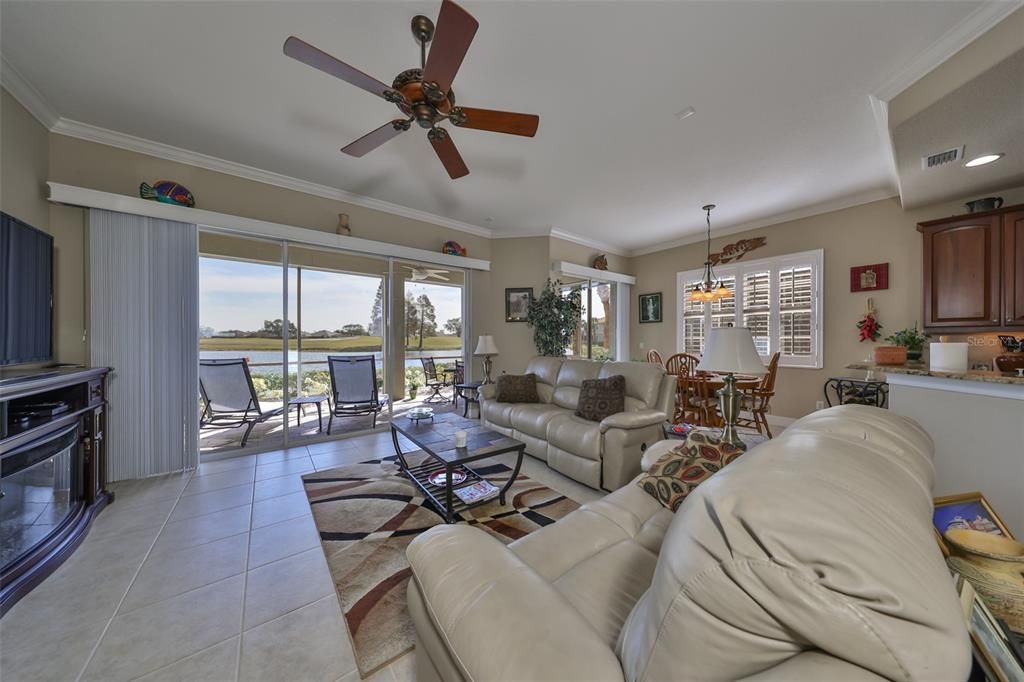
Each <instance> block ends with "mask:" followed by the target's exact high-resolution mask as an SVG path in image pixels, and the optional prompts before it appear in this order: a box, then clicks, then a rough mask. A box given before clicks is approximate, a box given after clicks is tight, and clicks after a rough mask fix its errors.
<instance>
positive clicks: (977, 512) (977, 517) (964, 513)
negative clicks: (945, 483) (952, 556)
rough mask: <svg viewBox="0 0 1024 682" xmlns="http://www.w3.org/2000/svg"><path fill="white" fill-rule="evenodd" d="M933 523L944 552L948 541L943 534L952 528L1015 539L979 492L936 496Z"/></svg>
mask: <svg viewBox="0 0 1024 682" xmlns="http://www.w3.org/2000/svg"><path fill="white" fill-rule="evenodd" d="M932 525H933V526H934V527H935V533H936V535H938V536H939V544H940V545H941V546H942V549H943V551H944V552H945V551H946V543H945V542H944V541H943V540H942V535H943V533H945V532H946V531H947V530H949V529H950V528H963V529H965V530H979V531H981V532H983V533H992V534H993V535H1002V536H1004V537H1008V538H1010V539H1011V540H1012V539H1014V537H1013V533H1011V532H1010V529H1009V528H1007V527H1006V524H1005V523H1003V520H1002V519H1001V518H999V515H998V514H996V510H995V509H993V508H992V505H991V504H989V502H988V500H986V499H985V496H984V495H982V494H981V493H979V492H973V493H961V494H959V495H946V496H944V497H936V498H935V510H934V511H933V512H932Z"/></svg>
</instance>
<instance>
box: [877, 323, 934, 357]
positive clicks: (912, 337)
mask: <svg viewBox="0 0 1024 682" xmlns="http://www.w3.org/2000/svg"><path fill="white" fill-rule="evenodd" d="M885 340H886V341H888V342H889V343H891V344H892V345H894V346H901V347H903V348H906V349H907V360H909V361H911V362H920V361H921V352H922V351H923V350H924V342H925V341H927V340H928V335H927V334H925V333H924V332H922V331H920V330H918V328H917V325H916V324H915V325H914V328H913V329H911V328H909V327H908V328H906V329H901V330H899V331H898V332H896V333H894V334H892V335H890V336H887V337H885Z"/></svg>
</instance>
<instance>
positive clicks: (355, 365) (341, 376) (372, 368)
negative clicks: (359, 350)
mask: <svg viewBox="0 0 1024 682" xmlns="http://www.w3.org/2000/svg"><path fill="white" fill-rule="evenodd" d="M327 366H328V367H329V368H330V371H331V401H330V407H331V416H330V419H328V420H327V434H328V435H330V433H331V427H332V426H333V425H334V418H335V417H362V416H365V415H368V414H372V415H373V428H377V415H378V414H380V413H381V410H383V409H384V408H385V407H387V406H388V405H390V404H391V398H389V397H388V395H387V394H386V393H378V391H377V360H376V358H374V356H372V355H328V356H327Z"/></svg>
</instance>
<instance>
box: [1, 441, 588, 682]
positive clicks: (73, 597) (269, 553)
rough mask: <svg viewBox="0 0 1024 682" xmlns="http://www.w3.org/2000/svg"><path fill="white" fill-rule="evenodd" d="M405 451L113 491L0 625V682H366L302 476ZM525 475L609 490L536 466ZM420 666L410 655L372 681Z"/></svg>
mask: <svg viewBox="0 0 1024 682" xmlns="http://www.w3.org/2000/svg"><path fill="white" fill-rule="evenodd" d="M407 445H408V444H407ZM410 449H411V448H410ZM391 454H393V449H392V444H391V437H390V434H389V433H376V434H372V435H368V436H363V437H359V438H353V439H349V440H343V441H335V442H330V443H318V444H315V445H310V446H308V447H297V448H291V449H289V450H287V451H275V452H265V453H261V454H258V455H245V456H239V457H234V458H231V459H222V460H217V461H212V462H208V463H203V464H201V465H200V466H199V469H198V470H197V471H195V472H189V473H185V474H176V475H170V476H163V477H159V478H153V479H146V480H143V481H130V482H125V483H121V484H116V485H114V486H113V488H114V490H115V492H116V495H117V500H116V502H115V503H114V504H113V505H111V506H110V507H108V508H107V509H105V510H104V511H103V512H102V513H101V514H100V515H99V517H98V518H97V519H96V522H95V523H94V525H93V527H92V529H91V531H90V532H89V535H88V537H87V538H86V540H85V541H84V542H83V544H82V545H81V547H79V548H78V550H77V551H76V552H75V553H74V555H72V557H71V558H70V559H69V560H68V561H67V562H66V563H65V564H64V565H63V566H61V567H60V568H59V569H58V570H57V571H56V572H54V574H53V575H51V576H50V577H49V578H47V579H46V580H45V581H44V582H43V583H42V584H41V585H40V586H39V587H37V588H36V589H35V590H33V591H32V592H31V593H30V594H29V595H28V596H26V597H25V598H24V599H22V600H21V601H20V602H19V603H18V604H17V605H15V607H14V608H13V609H11V611H10V612H9V613H8V614H7V615H6V616H4V618H3V619H2V620H0V677H2V679H3V680H4V682H21V681H30V680H31V681H35V680H47V681H50V680H53V681H63V680H69V681H70V680H103V681H104V682H117V681H118V680H136V679H138V680H146V681H147V682H155V681H157V680H160V681H163V680H187V681H190V682H198V681H202V682H214V681H220V680H225V681H233V680H271V681H275V682H284V681H288V682H293V681H294V682H298V681H300V680H301V681H304V680H323V681H325V682H332V681H336V680H344V681H345V682H355V681H356V680H359V673H358V671H357V670H356V666H355V660H354V657H353V653H352V649H351V645H350V643H349V639H348V634H347V632H346V631H345V625H344V622H343V620H342V615H341V610H340V608H339V606H338V599H337V595H336V594H335V591H334V586H333V583H332V580H331V576H330V573H329V571H328V569H327V563H326V561H325V560H324V556H323V552H322V550H321V548H320V544H319V540H318V537H317V533H316V528H315V526H314V525H313V519H312V516H311V514H310V509H309V505H308V503H307V502H306V498H305V494H304V492H303V490H302V481H301V475H302V474H304V473H306V472H309V471H314V470H322V469H329V468H331V467H334V466H338V465H340V464H345V463H349V462H357V461H363V460H366V459H372V458H376V457H380V456H385V455H391ZM506 457H509V458H510V456H506ZM499 459H500V458H499ZM523 473H524V474H526V475H527V476H530V477H532V478H535V479H537V480H540V481H541V482H543V483H545V484H546V485H549V486H551V487H552V488H554V489H556V490H558V491H559V492H561V493H563V494H565V495H568V496H569V497H571V498H573V499H575V500H577V501H579V502H584V501H587V500H591V499H595V498H597V497H599V496H600V495H599V493H597V491H594V490H591V489H589V488H586V487H584V486H581V485H579V484H578V483H576V482H574V481H572V480H570V479H568V478H565V477H564V476H561V475H560V474H557V473H555V472H554V471H552V470H550V469H548V468H547V467H546V466H545V465H544V464H542V463H540V462H539V461H537V460H534V459H533V458H531V457H526V458H525V460H524V463H523ZM413 668H414V666H413V658H412V655H407V656H405V657H403V658H401V659H399V660H398V661H396V662H394V663H392V664H391V665H390V666H388V667H387V668H384V669H382V670H380V671H379V672H378V673H376V674H375V675H374V676H373V678H372V679H373V680H374V682H395V681H398V680H411V679H413V677H414V675H413Z"/></svg>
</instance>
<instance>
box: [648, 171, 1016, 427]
mask: <svg viewBox="0 0 1024 682" xmlns="http://www.w3.org/2000/svg"><path fill="white" fill-rule="evenodd" d="M996 194H998V195H1000V196H1003V197H1005V199H1006V202H1007V204H1012V203H1018V202H1024V187H1018V188H1015V189H1011V190H1007V191H1004V192H996ZM963 212H964V208H963V201H961V200H957V201H949V202H944V203H942V204H937V205H934V206H928V207H924V208H921V209H919V210H914V211H904V210H903V209H902V208H900V205H899V202H898V200H897V199H895V198H892V199H886V200H884V201H876V202H874V203H870V204H864V205H861V206H855V207H853V208H848V209H844V210H841V211H835V212H832V213H826V214H822V215H817V216H812V217H810V218H804V219H802V220H796V221H792V222H787V223H781V224H779V225H773V226H770V227H764V228H760V229H757V230H751V231H750V232H744V233H740V234H732V235H728V236H726V237H723V238H719V239H713V240H712V245H711V246H712V251H718V250H719V249H721V248H722V247H723V246H725V245H726V244H730V243H732V242H735V241H737V240H739V239H745V238H750V237H757V236H763V237H767V240H768V241H767V244H766V245H765V246H763V247H762V248H760V249H758V250H757V251H754V252H753V253H751V254H750V255H749V256H748V257H747V259H748V260H754V259H757V258H765V257H768V256H779V255H784V254H788V253H796V252H799V251H809V250H812V249H819V248H820V249H824V252H825V271H824V279H823V282H824V295H825V296H824V305H823V314H824V325H825V326H824V350H825V357H824V369H821V370H816V369H798V368H781V369H780V370H779V376H778V381H777V384H776V397H775V399H774V400H773V404H772V408H773V409H772V411H773V412H774V413H775V414H777V415H781V416H786V417H800V416H803V415H805V414H807V413H809V412H811V411H813V410H814V407H815V401H817V400H822V386H823V385H824V383H825V381H826V379H828V378H829V377H830V376H837V375H843V374H848V373H849V371H848V370H845V369H844V368H845V366H846V365H847V364H849V363H851V362H856V361H859V360H862V359H863V358H864V357H865V356H866V355H867V354H868V353H870V352H871V347H872V344H870V343H866V342H865V343H859V342H858V341H857V329H856V322H857V320H858V319H860V317H861V315H863V312H864V309H865V306H866V303H867V299H868V296H869V295H868V294H865V293H850V285H849V281H850V267H852V266H855V265H866V264H869V263H882V262H888V263H889V289H888V290H885V291H877V292H873V293H871V294H870V297H871V298H873V299H874V304H875V308H876V309H877V311H878V319H879V321H880V322H881V324H882V325H883V327H884V328H883V330H882V331H883V338H884V336H886V335H888V334H890V333H892V332H894V331H896V330H898V329H902V328H904V327H910V326H913V324H914V323H915V322H918V323H919V324H920V320H921V313H922V308H921V306H922V241H921V235H920V233H919V232H918V231H917V230H916V229H915V228H916V225H917V223H918V222H921V221H925V220H931V219H934V218H941V217H944V216H950V215H956V214H959V213H963ZM704 257H705V246H704V244H702V243H695V244H688V245H686V246H680V247H677V248H673V249H667V250H665V251H658V252H656V253H652V254H647V255H644V256H638V257H635V258H632V259H631V263H630V267H631V269H632V272H633V273H634V274H635V275H636V278H637V285H636V293H637V294H642V293H650V292H657V291H661V292H662V293H663V295H664V297H663V302H664V322H662V323H661V324H644V325H640V324H638V323H637V321H636V320H635V319H634V320H633V322H632V327H631V330H630V340H631V344H632V350H631V355H632V356H633V357H642V356H643V355H645V354H646V352H647V350H648V349H650V348H656V349H658V350H659V351H661V353H662V355H666V356H667V355H668V354H670V353H673V352H676V351H675V349H676V321H677V314H678V311H679V307H680V300H679V297H678V296H677V295H676V292H675V286H676V273H678V272H681V271H684V270H692V269H699V268H701V267H702V265H703V262H704ZM635 299H636V297H635V296H634V300H635ZM991 338H992V335H984V336H982V335H977V336H974V337H972V338H971V341H972V343H981V344H985V343H987V342H988V340H990V339H991ZM995 349H996V346H993V345H981V346H979V347H978V348H976V349H975V350H974V351H973V352H972V361H986V359H989V360H990V358H991V356H992V355H995V354H996V353H995Z"/></svg>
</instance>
